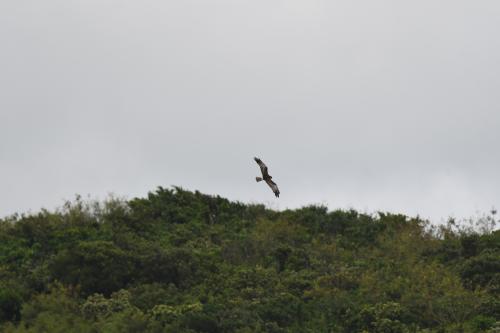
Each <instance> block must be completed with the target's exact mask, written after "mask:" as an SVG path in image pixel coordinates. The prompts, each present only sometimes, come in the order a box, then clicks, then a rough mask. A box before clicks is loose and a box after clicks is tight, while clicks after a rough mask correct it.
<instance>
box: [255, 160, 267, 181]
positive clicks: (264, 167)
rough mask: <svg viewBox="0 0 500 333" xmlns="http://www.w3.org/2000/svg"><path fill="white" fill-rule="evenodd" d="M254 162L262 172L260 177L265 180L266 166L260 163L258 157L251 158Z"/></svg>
mask: <svg viewBox="0 0 500 333" xmlns="http://www.w3.org/2000/svg"><path fill="white" fill-rule="evenodd" d="M253 159H254V160H255V162H257V164H258V165H259V166H260V171H261V172H262V177H264V178H267V177H268V176H269V173H268V172H267V166H266V165H265V164H264V162H262V160H261V159H260V158H258V157H254V158H253Z"/></svg>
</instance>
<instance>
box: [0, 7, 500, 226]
mask: <svg viewBox="0 0 500 333" xmlns="http://www.w3.org/2000/svg"><path fill="white" fill-rule="evenodd" d="M499 34H500V2H499V1H498V0H491V1H487V0H477V1H470V0H467V1H462V0H440V1H436V0H419V1H401V0H386V1H371V0H366V1H352V0H341V1H332V0H324V1H323V0H271V1H270V0H265V1H263V0H245V1H238V0H197V1H193V0H182V1H173V0H172V1H169V0H167V1H165V0H161V1H160V0H142V1H128V0H115V1H111V0H85V1H84V0H81V1H75V0H44V1H39V0H4V1H0V216H5V215H8V214H12V213H14V212H26V211H29V210H31V211H33V212H36V211H37V210H39V209H40V208H41V207H46V208H49V209H52V208H55V207H58V206H60V205H61V204H62V203H63V200H64V199H71V198H73V197H74V194H76V193H78V194H82V195H84V196H85V195H87V194H90V195H91V196H93V197H97V198H101V199H102V198H104V197H106V195H107V194H108V193H115V194H116V195H119V196H125V197H127V198H132V197H135V196H144V195H146V193H147V192H148V191H151V190H154V189H155V188H156V187H157V186H160V185H161V186H169V185H179V186H182V187H184V188H186V189H190V190H195V189H198V190H200V191H202V192H205V193H210V194H220V195H221V196H224V197H227V198H229V199H233V200H241V201H244V202H262V203H265V204H268V205H270V206H271V207H273V208H277V209H284V208H294V207H300V206H303V205H307V204H311V203H319V204H327V205H328V206H329V207H330V208H331V209H335V208H350V207H353V208H356V209H359V210H361V211H367V212H375V211H379V210H381V211H392V212H401V213H406V214H410V215H416V214H420V215H421V216H423V217H427V218H431V219H432V220H433V221H434V222H439V221H441V220H442V219H444V218H446V217H448V216H455V217H459V218H460V217H469V216H471V215H474V214H475V213H476V212H477V211H480V212H486V211H488V210H489V209H490V208H491V207H492V206H496V207H499V206H500V176H499V170H500V152H499V148H498V145H499V142H500V126H499V125H500V38H499ZM253 156H260V157H261V158H262V159H263V160H264V162H266V163H267V165H268V166H269V170H270V173H271V174H272V175H273V176H274V179H275V180H276V181H277V183H278V185H279V186H280V189H281V193H282V194H281V197H280V198H279V199H275V198H274V196H273V194H272V192H271V191H270V189H269V188H267V187H265V185H264V184H257V183H256V182H255V179H254V177H255V176H257V175H258V172H259V171H258V167H257V165H256V164H255V162H254V161H253V160H252V158H253Z"/></svg>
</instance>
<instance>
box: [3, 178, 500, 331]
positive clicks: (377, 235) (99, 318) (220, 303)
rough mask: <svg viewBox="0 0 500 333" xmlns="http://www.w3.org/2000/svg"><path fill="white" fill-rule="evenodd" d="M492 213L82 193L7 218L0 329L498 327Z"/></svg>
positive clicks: (173, 193) (498, 265) (498, 243)
mask: <svg viewBox="0 0 500 333" xmlns="http://www.w3.org/2000/svg"><path fill="white" fill-rule="evenodd" d="M495 214H496V211H495V212H493V211H492V214H491V215H488V216H481V217H480V218H479V219H478V220H477V221H471V222H470V225H472V226H477V227H474V228H473V227H461V226H460V225H458V224H456V222H455V221H452V220H450V221H449V223H448V225H445V226H440V227H433V226H431V225H429V223H428V222H426V221H423V220H421V219H419V218H409V217H406V216H404V215H395V214H389V213H382V212H380V213H378V214H377V215H368V214H361V213H358V212H356V211H354V210H348V211H342V210H336V211H328V209H327V208H326V207H323V206H308V207H303V208H301V209H297V210H286V211H282V212H277V211H272V210H269V209H266V208H265V207H264V206H262V205H245V204H242V203H238V202H231V201H229V200H227V199H224V198H221V197H219V196H209V195H204V194H201V193H199V192H190V191H186V190H183V189H181V188H177V187H175V188H173V189H164V188H161V187H160V188H158V189H157V190H156V191H155V192H152V193H149V195H148V196H147V198H136V199H132V200H129V201H126V200H120V199H117V198H110V199H109V200H107V201H106V202H103V203H99V202H86V201H84V200H82V199H81V198H80V197H77V199H76V200H75V201H74V202H67V203H66V204H65V205H64V207H62V209H60V210H58V211H55V212H49V211H45V210H44V211H41V212H40V213H37V214H32V215H26V216H18V215H14V216H11V217H8V218H5V219H3V220H0V331H2V332H70V331H71V332H240V333H244V332H325V333H326V332H338V333H350V332H374V333H375V332H376V333H379V332H384V333H385V332H388V333H390V332H394V333H396V332H398V333H406V332H408V333H410V332H411V333H413V332H415V333H416V332H435V333H437V332H500V295H499V292H500V231H494V225H495V223H496V217H495Z"/></svg>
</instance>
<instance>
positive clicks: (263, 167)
mask: <svg viewBox="0 0 500 333" xmlns="http://www.w3.org/2000/svg"><path fill="white" fill-rule="evenodd" d="M254 160H255V162H257V164H258V165H259V166H260V171H261V172H262V177H255V180H256V181H257V182H260V181H262V180H264V181H265V182H266V183H267V185H269V187H270V188H271V190H273V192H274V195H275V196H276V197H277V198H279V196H280V190H279V189H278V185H276V183H275V182H273V180H272V178H273V177H272V176H270V175H269V173H268V172H267V166H266V165H265V164H264V162H262V160H261V159H260V158H257V157H254Z"/></svg>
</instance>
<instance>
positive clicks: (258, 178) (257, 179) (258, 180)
mask: <svg viewBox="0 0 500 333" xmlns="http://www.w3.org/2000/svg"><path fill="white" fill-rule="evenodd" d="M255 180H256V181H257V182H261V181H263V179H262V178H261V177H255Z"/></svg>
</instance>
